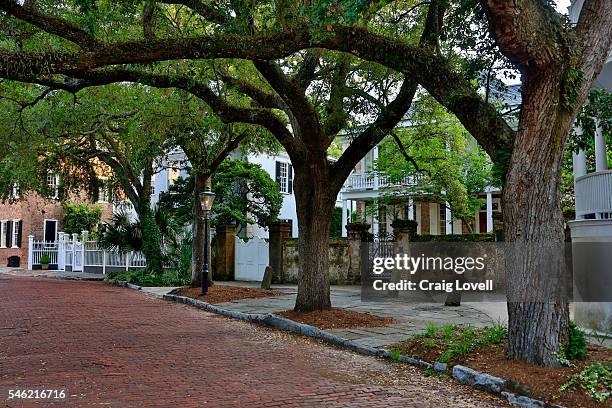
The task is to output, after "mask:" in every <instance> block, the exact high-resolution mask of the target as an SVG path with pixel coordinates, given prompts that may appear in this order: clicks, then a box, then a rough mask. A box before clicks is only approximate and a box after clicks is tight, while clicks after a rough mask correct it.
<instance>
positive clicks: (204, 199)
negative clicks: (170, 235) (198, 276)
mask: <svg viewBox="0 0 612 408" xmlns="http://www.w3.org/2000/svg"><path fill="white" fill-rule="evenodd" d="M213 201H215V193H213V192H212V191H210V187H206V190H204V191H203V192H201V193H200V204H201V205H202V212H203V213H204V217H203V218H204V265H203V266H202V295H206V294H207V293H208V263H209V260H208V254H209V251H208V249H209V248H208V244H209V241H210V239H209V238H208V233H209V230H210V227H209V221H210V211H211V210H212V205H213Z"/></svg>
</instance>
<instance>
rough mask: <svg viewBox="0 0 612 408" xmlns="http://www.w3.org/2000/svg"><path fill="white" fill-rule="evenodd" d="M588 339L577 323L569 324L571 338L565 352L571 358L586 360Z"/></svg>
mask: <svg viewBox="0 0 612 408" xmlns="http://www.w3.org/2000/svg"><path fill="white" fill-rule="evenodd" d="M586 349H587V345H586V339H585V337H584V333H583V332H582V330H580V328H579V327H578V326H576V323H574V322H570V324H569V339H568V343H567V347H566V349H565V353H566V355H567V357H568V358H570V359H577V360H584V359H585V358H586Z"/></svg>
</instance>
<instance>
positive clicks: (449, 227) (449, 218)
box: [444, 203, 453, 235]
mask: <svg viewBox="0 0 612 408" xmlns="http://www.w3.org/2000/svg"><path fill="white" fill-rule="evenodd" d="M444 207H445V208H446V216H445V218H446V225H445V231H444V232H445V234H446V235H453V215H452V214H451V210H450V206H449V204H448V203H444Z"/></svg>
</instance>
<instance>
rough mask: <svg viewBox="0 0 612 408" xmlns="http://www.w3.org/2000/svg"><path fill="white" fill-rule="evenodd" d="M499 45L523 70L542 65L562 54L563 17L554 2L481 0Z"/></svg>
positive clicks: (556, 59) (557, 58)
mask: <svg viewBox="0 0 612 408" xmlns="http://www.w3.org/2000/svg"><path fill="white" fill-rule="evenodd" d="M480 4H482V6H483V8H484V10H485V12H486V14H487V18H488V20H489V27H490V30H491V33H492V35H493V37H494V38H495V40H496V41H497V45H498V47H499V49H500V51H501V52H502V54H504V55H505V56H506V57H508V59H510V61H512V62H513V63H514V64H516V65H517V66H518V67H519V69H520V70H521V71H525V70H528V69H530V68H541V67H544V66H547V65H549V64H550V63H553V62H555V61H559V59H560V58H561V53H560V49H558V48H557V47H558V46H557V45H556V44H559V43H563V42H562V41H558V39H559V37H560V36H563V35H564V29H563V24H562V22H563V20H562V17H561V15H559V14H558V13H557V12H556V11H555V10H554V9H553V8H552V6H550V5H548V4H545V2H544V1H534V0H514V1H508V0H480Z"/></svg>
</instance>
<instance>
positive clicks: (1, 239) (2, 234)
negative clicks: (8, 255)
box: [0, 220, 8, 248]
mask: <svg viewBox="0 0 612 408" xmlns="http://www.w3.org/2000/svg"><path fill="white" fill-rule="evenodd" d="M7 222H8V220H2V221H0V248H6V223H7Z"/></svg>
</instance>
